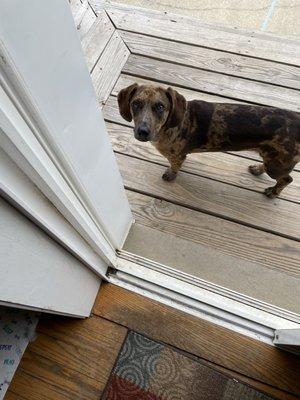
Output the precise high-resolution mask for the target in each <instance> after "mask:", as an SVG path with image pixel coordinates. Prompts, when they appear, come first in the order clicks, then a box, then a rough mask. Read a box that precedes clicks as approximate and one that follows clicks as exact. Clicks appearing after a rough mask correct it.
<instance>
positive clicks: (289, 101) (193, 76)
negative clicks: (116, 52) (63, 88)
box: [123, 55, 300, 111]
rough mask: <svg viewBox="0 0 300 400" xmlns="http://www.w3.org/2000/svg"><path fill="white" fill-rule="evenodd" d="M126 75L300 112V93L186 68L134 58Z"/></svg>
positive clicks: (125, 68)
mask: <svg viewBox="0 0 300 400" xmlns="http://www.w3.org/2000/svg"><path fill="white" fill-rule="evenodd" d="M123 72H125V73H128V74H131V75H137V76H140V77H142V78H148V79H154V80H157V81H159V82H164V83H169V84H172V85H177V86H183V87H186V88H189V89H195V90H199V91H203V92H208V93H213V94H219V95H222V96H225V97H229V98H233V99H235V100H245V101H249V102H253V103H255V104H263V105H267V106H273V107H280V108H286V109H289V110H293V111H299V110H300V92H299V91H297V90H293V89H287V88H282V87H277V86H273V85H269V84H267V83H260V82H253V81H249V80H246V79H242V78H236V77H232V76H227V75H222V74H217V73H214V72H211V71H203V70H198V69H195V68H191V67H186V66H183V65H178V64H172V63H170V62H164V61H159V60H154V59H151V58H148V57H142V56H137V55H130V56H129V58H128V61H127V62H126V64H125V66H124V68H123Z"/></svg>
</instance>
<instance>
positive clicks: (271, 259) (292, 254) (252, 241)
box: [127, 190, 300, 278]
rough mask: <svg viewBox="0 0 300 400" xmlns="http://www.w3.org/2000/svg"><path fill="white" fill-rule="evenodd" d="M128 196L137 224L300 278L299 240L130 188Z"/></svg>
mask: <svg viewBox="0 0 300 400" xmlns="http://www.w3.org/2000/svg"><path fill="white" fill-rule="evenodd" d="M127 196H128V199H129V202H130V205H131V207H132V210H133V212H134V217H135V220H136V222H137V223H138V224H140V225H144V226H147V227H150V228H152V229H155V230H159V231H161V232H165V233H167V234H169V235H171V236H172V237H173V236H176V237H180V238H182V239H185V240H187V241H189V242H194V243H196V244H200V245H203V246H207V247H208V248H210V249H211V251H212V253H213V252H214V249H216V250H217V251H221V252H223V253H224V254H228V255H230V256H232V257H236V258H237V259H239V258H241V259H243V260H247V261H251V262H255V263H260V264H261V265H262V266H266V267H268V268H270V269H273V270H276V271H279V272H283V273H286V274H287V275H291V276H294V277H296V278H300V270H299V265H300V243H299V242H296V241H294V240H289V239H286V238H282V237H279V236H277V235H271V234H270V233H266V232H263V231H260V230H257V229H255V228H249V227H247V226H244V225H240V224H237V223H234V222H231V221H226V220H224V219H222V218H218V217H215V216H212V215H208V214H205V213H203V212H195V211H194V210H190V209H187V208H185V207H182V206H179V205H176V204H172V203H171V202H168V201H161V200H159V199H155V198H153V197H152V196H147V195H143V194H140V193H136V192H132V191H130V190H127ZM195 267H196V266H195Z"/></svg>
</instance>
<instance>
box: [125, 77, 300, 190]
mask: <svg viewBox="0 0 300 400" xmlns="http://www.w3.org/2000/svg"><path fill="white" fill-rule="evenodd" d="M118 103H119V109H120V114H121V115H122V117H123V118H125V119H126V120H127V121H131V120H132V119H133V120H134V134H135V137H136V138H137V139H138V140H141V141H151V143H152V144H153V145H154V146H155V147H156V148H157V150H158V151H159V152H160V153H161V154H162V155H163V156H165V157H166V158H167V159H168V160H169V162H170V168H168V169H167V170H166V172H165V173H164V174H163V176H162V177H163V179H165V180H168V181H170V180H173V179H174V178H175V177H176V175H177V172H178V171H179V169H180V168H181V166H182V164H183V162H184V160H185V158H186V156H187V154H190V153H198V152H207V151H210V152H214V151H241V150H255V151H257V152H258V153H259V154H260V155H261V157H262V159H263V163H262V164H257V165H251V166H249V171H250V172H251V173H252V174H254V175H260V174H262V173H263V172H266V173H267V174H268V175H269V176H270V177H271V178H273V179H275V180H276V181H277V182H276V184H275V186H273V187H269V188H267V189H266V190H265V194H266V195H267V196H268V197H275V196H277V195H278V194H279V193H280V192H281V191H282V189H283V188H284V187H285V186H287V185H288V184H289V183H291V182H292V180H293V179H292V177H291V176H290V175H289V174H290V172H291V171H292V170H293V168H294V166H295V165H296V164H297V163H298V162H299V161H300V114H299V113H296V112H291V111H286V110H282V109H278V108H273V107H261V106H254V105H246V104H223V103H208V102H205V101H199V100H193V101H188V102H187V101H186V100H185V98H184V97H183V96H182V95H180V94H179V93H178V92H176V91H175V90H173V89H172V88H168V89H163V88H161V87H153V86H143V85H142V86H139V85H137V84H133V85H131V86H129V87H128V88H125V89H123V90H121V91H120V93H119V95H118Z"/></svg>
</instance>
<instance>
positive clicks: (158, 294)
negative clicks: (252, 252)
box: [108, 250, 300, 344]
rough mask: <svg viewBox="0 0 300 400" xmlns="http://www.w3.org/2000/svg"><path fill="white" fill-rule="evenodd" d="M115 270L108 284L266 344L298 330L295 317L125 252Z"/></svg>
mask: <svg viewBox="0 0 300 400" xmlns="http://www.w3.org/2000/svg"><path fill="white" fill-rule="evenodd" d="M116 266H117V268H116V269H112V270H111V271H110V273H109V277H108V279H109V281H110V282H111V283H113V284H115V285H118V286H121V287H124V288H126V289H129V290H131V291H134V292H136V293H139V294H141V295H144V296H147V297H149V298H152V299H154V300H157V301H159V302H161V303H164V304H166V305H169V306H171V307H174V308H177V309H179V310H181V311H183V312H186V313H189V314H191V315H194V316H197V317H198V318H202V319H205V320H208V321H210V322H212V323H215V324H218V325H221V326H223V327H226V328H228V329H231V330H233V331H236V332H239V333H242V334H245V335H247V336H249V337H252V338H255V339H258V340H260V341H262V342H265V343H268V344H273V339H274V335H275V331H276V330H280V329H297V328H298V329H299V327H300V316H299V315H297V314H295V313H292V312H290V311H287V310H284V309H281V308H278V307H275V306H273V305H271V304H267V303H264V302H262V301H259V300H256V299H253V298H251V297H248V296H245V295H242V294H239V293H237V292H234V291H232V290H229V289H226V288H224V287H221V286H218V285H216V284H213V283H211V282H207V281H205V280H202V279H199V278H195V277H194V276H191V275H188V274H185V273H182V272H180V271H177V270H175V269H173V268H170V267H168V266H166V265H163V264H159V263H157V262H155V261H152V260H149V259H147V258H144V257H141V256H138V255H136V254H132V253H130V252H127V251H124V250H122V251H120V252H119V253H118V259H117V265H116Z"/></svg>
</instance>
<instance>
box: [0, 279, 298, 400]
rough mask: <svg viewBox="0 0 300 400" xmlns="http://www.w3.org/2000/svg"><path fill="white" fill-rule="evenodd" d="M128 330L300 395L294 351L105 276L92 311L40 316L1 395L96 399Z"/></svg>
mask: <svg viewBox="0 0 300 400" xmlns="http://www.w3.org/2000/svg"><path fill="white" fill-rule="evenodd" d="M131 330H132V331H135V332H139V333H141V334H143V335H145V336H147V337H149V338H152V339H153V340H156V341H159V342H162V343H165V344H167V345H170V346H173V347H175V348H177V349H180V350H181V351H182V352H184V354H186V355H187V356H188V357H191V358H195V357H197V358H200V359H201V362H202V363H204V364H206V365H207V366H210V367H212V368H214V369H217V370H219V371H221V372H223V373H225V374H226V375H227V376H229V377H232V378H234V379H236V380H238V381H240V382H242V383H245V384H247V385H250V386H252V387H253V388H255V389H257V390H259V391H261V392H264V393H266V394H268V395H270V396H271V397H272V398H276V399H280V400H296V399H297V398H298V397H297V395H300V382H299V379H298V378H299V373H300V358H299V357H297V356H295V355H293V354H290V353H287V352H284V351H283V350H279V349H276V348H275V347H273V346H269V345H267V344H264V343H261V342H259V341H256V340H253V339H250V338H248V337H246V336H243V335H240V334H238V333H235V332H232V331H229V330H227V329H225V328H222V327H219V326H217V325H214V324H211V323H209V322H207V321H204V320H200V319H198V318H195V317H193V316H190V315H187V314H184V313H182V312H180V311H178V310H175V309H173V308H169V307H167V306H164V305H162V304H160V303H157V302H155V301H153V300H150V299H147V298H145V297H142V296H139V295H137V294H134V293H131V292H128V291H126V290H124V289H121V288H118V287H116V286H113V285H111V284H104V285H103V286H102V287H101V290H100V292H99V295H98V298H97V300H96V302H95V306H94V310H93V315H92V316H91V317H90V318H88V319H86V320H72V319H69V318H61V317H55V316H52V317H50V316H43V318H42V319H41V321H40V323H39V325H38V332H37V339H36V340H35V341H34V342H33V343H31V344H30V345H29V347H28V349H27V350H26V352H25V355H24V357H23V359H22V361H21V364H20V366H19V368H18V371H17V373H16V375H15V377H14V379H13V381H12V384H11V386H10V388H9V391H8V392H7V394H6V397H5V400H83V399H84V400H100V398H101V395H102V394H103V392H104V390H105V387H106V384H107V380H108V378H109V375H110V373H111V370H112V368H113V366H114V363H115V361H116V357H117V355H118V352H119V350H120V348H121V346H122V344H123V341H124V339H125V337H126V335H127V333H128V332H129V331H131ZM187 338H188V340H187ZM132 398H133V397H132ZM120 400H121V399H120ZM191 400H192V399H191ZM241 400H242V399H241Z"/></svg>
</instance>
